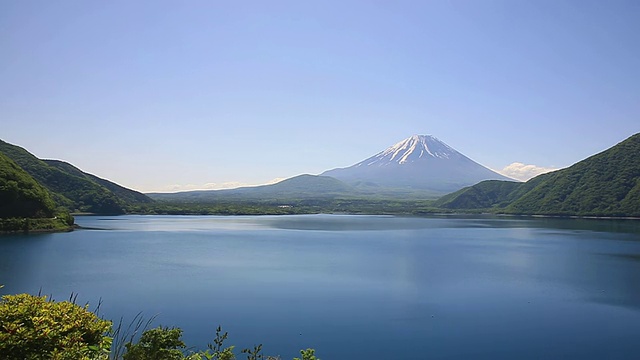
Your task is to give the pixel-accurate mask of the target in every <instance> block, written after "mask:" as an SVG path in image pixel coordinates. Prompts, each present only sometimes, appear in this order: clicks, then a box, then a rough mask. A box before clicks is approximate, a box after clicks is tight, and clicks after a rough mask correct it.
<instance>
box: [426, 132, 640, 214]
mask: <svg viewBox="0 0 640 360" xmlns="http://www.w3.org/2000/svg"><path fill="white" fill-rule="evenodd" d="M639 154H640V134H636V135H633V136H631V137H629V138H628V139H626V140H624V141H622V142H621V143H619V144H617V145H615V146H613V147H612V148H610V149H608V150H605V151H603V152H601V153H599V154H596V155H593V156H591V157H589V158H587V159H585V160H582V161H580V162H578V163H576V164H574V165H572V166H570V167H568V168H566V169H562V170H557V171H554V172H551V173H547V174H543V175H539V176H537V177H535V178H533V179H531V180H529V181H527V182H526V183H521V184H517V183H515V184H510V183H506V182H501V181H496V182H490V181H486V182H482V183H479V184H477V185H474V186H471V187H468V188H465V189H462V190H460V191H458V192H456V193H452V194H449V195H446V196H444V197H442V198H440V199H438V200H437V201H436V202H435V203H434V206H438V207H441V208H447V209H490V208H492V209H493V210H495V211H498V212H503V213H513V214H542V215H583V216H587V215H588V216H640V157H639Z"/></svg>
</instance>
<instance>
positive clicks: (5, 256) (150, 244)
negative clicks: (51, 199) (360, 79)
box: [0, 215, 640, 360]
mask: <svg viewBox="0 0 640 360" xmlns="http://www.w3.org/2000/svg"><path fill="white" fill-rule="evenodd" d="M76 222H77V223H78V224H79V225H81V226H83V227H85V228H86V229H83V230H77V231H74V232H71V233H58V234H36V235H4V236H0V284H4V285H5V288H3V289H1V290H0V292H1V293H2V294H13V293H20V292H28V293H32V294H37V293H38V292H39V291H41V292H42V293H43V294H47V295H49V294H50V295H52V296H53V297H54V298H55V299H57V300H64V299H68V298H69V296H70V294H72V293H74V294H77V297H78V302H80V303H85V302H89V303H90V307H91V308H93V307H94V305H96V304H98V303H99V302H100V301H101V302H102V305H101V308H100V313H101V314H102V315H103V316H104V317H105V318H108V319H111V320H116V321H117V320H118V319H120V318H121V317H123V318H124V319H125V321H130V319H133V317H134V316H135V315H136V314H137V313H139V312H143V315H144V316H146V317H147V318H149V317H152V316H155V315H157V318H156V319H155V321H154V325H168V326H177V327H180V328H182V329H183V330H184V336H183V338H184V340H185V342H186V343H187V344H188V345H191V346H194V347H196V348H200V349H204V348H205V347H206V344H207V343H208V342H211V339H212V338H213V336H214V334H215V328H216V327H217V326H218V325H222V327H223V330H226V331H228V332H229V340H228V344H227V345H236V346H237V349H238V350H239V349H240V348H242V347H249V346H253V345H254V344H258V343H262V344H264V350H265V353H266V354H269V355H281V356H282V358H283V360H284V359H291V358H292V357H294V356H296V355H298V351H299V349H303V348H308V347H312V348H315V349H316V354H317V355H318V356H319V357H320V358H322V359H323V360H332V359H336V360H341V359H471V358H473V359H543V358H544V359H559V358H573V359H638V357H639V356H640V355H639V354H640V340H639V339H640V223H639V222H638V221H632V220H617V221H614V220H577V219H533V218H529V219H521V218H492V217H485V218H483V217H475V218H474V217H431V218H404V217H391V216H354V215H298V216H234V217H220V216H114V217H106V216H78V217H76ZM238 352H239V351H238ZM238 358H244V357H241V356H239V357H238Z"/></svg>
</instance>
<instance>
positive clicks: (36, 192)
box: [0, 153, 55, 218]
mask: <svg viewBox="0 0 640 360" xmlns="http://www.w3.org/2000/svg"><path fill="white" fill-rule="evenodd" d="M54 212H55V204H54V202H53V200H52V199H51V196H50V195H49V193H48V192H47V190H46V189H45V188H44V187H42V186H41V185H40V184H38V182H37V181H35V180H34V179H33V178H32V177H31V176H30V175H29V174H28V173H27V172H26V171H24V170H23V169H21V168H20V167H19V166H18V164H16V163H15V162H14V161H13V160H11V159H9V158H8V157H6V156H5V155H3V154H1V153H0V218H18V217H21V218H25V217H26V218H49V217H53V216H54Z"/></svg>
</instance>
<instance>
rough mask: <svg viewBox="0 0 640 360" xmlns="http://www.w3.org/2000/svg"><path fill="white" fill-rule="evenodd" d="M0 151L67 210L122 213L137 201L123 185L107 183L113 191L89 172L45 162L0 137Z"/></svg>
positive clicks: (64, 164)
mask: <svg viewBox="0 0 640 360" xmlns="http://www.w3.org/2000/svg"><path fill="white" fill-rule="evenodd" d="M0 153H4V154H5V155H6V156H7V157H9V158H11V159H12V160H13V161H15V162H16V163H17V164H18V165H19V166H20V167H21V168H23V169H24V170H25V171H26V172H27V173H29V174H30V175H31V176H32V177H33V178H34V179H35V180H36V181H37V182H38V183H40V184H41V185H43V186H44V187H45V188H47V189H48V190H49V192H50V193H51V195H52V197H53V200H54V202H55V203H56V204H57V205H58V206H62V207H65V208H66V209H68V210H69V211H72V212H90V213H100V214H123V213H125V212H126V210H127V208H128V207H129V206H134V205H136V204H137V203H139V202H140V201H138V200H135V199H136V197H137V195H135V196H134V195H132V194H131V193H129V192H126V191H123V190H122V189H124V188H122V187H120V186H119V185H116V184H113V183H110V182H109V183H110V184H112V185H109V186H110V187H112V188H114V189H116V191H115V192H114V191H111V190H110V189H109V188H108V187H106V186H104V185H102V184H101V183H104V182H108V181H106V180H103V179H100V180H101V183H98V182H96V181H95V180H94V177H93V176H92V175H90V174H85V173H84V172H82V171H80V170H79V169H77V168H75V167H73V166H72V165H70V164H67V163H64V162H55V161H51V162H50V163H48V162H47V161H43V160H40V159H38V158H37V157H35V156H34V155H32V154H31V153H29V152H28V151H26V150H25V149H23V148H21V147H19V146H15V145H12V144H9V143H6V142H4V141H1V140H0ZM51 164H54V165H55V166H52V165H51ZM131 192H132V193H135V192H133V191H131ZM138 194H139V193H138ZM119 195H121V196H119ZM139 195H142V194H139ZM142 197H143V198H144V199H145V202H150V201H152V200H150V199H149V198H147V197H146V196H144V195H142Z"/></svg>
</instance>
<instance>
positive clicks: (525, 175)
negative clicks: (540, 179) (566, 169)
mask: <svg viewBox="0 0 640 360" xmlns="http://www.w3.org/2000/svg"><path fill="white" fill-rule="evenodd" d="M555 170H558V169H557V168H553V167H542V166H537V165H531V164H530V165H527V164H523V163H519V162H514V163H511V164H509V165H507V166H505V167H504V169H502V170H499V171H498V172H499V173H500V174H502V175H504V176H508V177H510V178H512V179H516V180H521V181H527V180H529V179H531V178H534V177H536V176H538V175H540V174H544V173H548V172H551V171H555Z"/></svg>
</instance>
